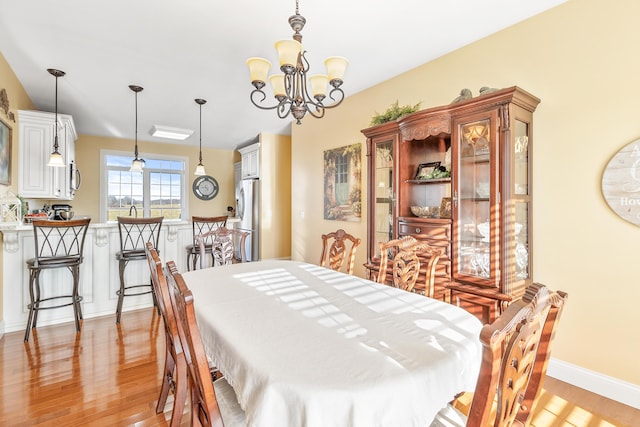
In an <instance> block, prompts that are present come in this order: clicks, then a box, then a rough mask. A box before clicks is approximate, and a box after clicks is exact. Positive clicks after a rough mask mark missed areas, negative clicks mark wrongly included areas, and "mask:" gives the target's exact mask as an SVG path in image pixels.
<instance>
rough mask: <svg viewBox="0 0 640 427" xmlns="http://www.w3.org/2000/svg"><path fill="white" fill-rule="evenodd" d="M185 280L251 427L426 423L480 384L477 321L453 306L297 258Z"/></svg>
mask: <svg viewBox="0 0 640 427" xmlns="http://www.w3.org/2000/svg"><path fill="white" fill-rule="evenodd" d="M183 276H184V279H185V281H186V283H187V285H188V286H189V288H190V289H191V290H192V292H193V295H194V301H195V309H196V315H197V319H198V326H199V329H200V332H201V335H202V338H203V341H204V344H205V347H206V349H207V353H208V355H209V356H210V357H211V359H212V360H213V361H214V363H215V364H216V365H217V366H218V367H219V368H220V369H221V370H222V372H223V373H224V374H225V376H226V378H227V380H228V381H229V383H230V384H231V385H232V386H233V388H234V389H235V391H236V394H237V396H238V400H239V402H240V404H241V406H242V407H243V408H244V409H245V411H246V413H247V420H248V423H249V425H250V426H260V427H270V426H273V427H304V426H306V427H331V426H335V427H347V426H353V427H356V426H362V427H375V426H393V427H402V426H420V427H425V426H428V425H429V423H430V422H431V420H432V419H433V417H434V416H435V414H436V412H437V411H438V410H439V409H440V408H442V407H443V406H445V405H446V403H447V402H448V401H450V400H451V399H452V398H453V397H454V395H455V394H456V393H458V392H460V391H464V390H473V388H474V387H475V382H476V379H477V375H478V370H479V366H480V360H481V345H480V342H479V340H478V336H479V333H480V328H481V323H480V321H479V320H478V319H477V318H475V317H474V316H472V315H470V314H469V313H467V312H466V311H464V310H462V309H460V308H458V307H455V306H453V305H450V304H446V303H443V302H441V301H436V300H433V299H429V298H425V297H424V296H420V295H417V294H413V293H409V292H405V291H401V290H398V289H395V288H392V287H389V286H385V285H380V284H377V283H374V282H371V281H368V280H365V279H360V278H357V277H353V276H348V275H345V274H342V273H337V272H334V271H332V270H328V269H325V268H322V267H318V266H316V265H312V264H306V263H300V262H296V261H283V260H269V261H259V262H250V263H244V264H234V265H231V266H223V267H215V268H208V269H203V270H196V271H191V272H187V273H184V275H183Z"/></svg>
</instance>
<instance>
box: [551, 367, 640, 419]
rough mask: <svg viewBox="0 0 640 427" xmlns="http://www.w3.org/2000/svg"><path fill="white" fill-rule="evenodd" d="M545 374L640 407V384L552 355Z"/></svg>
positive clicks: (637, 407)
mask: <svg viewBox="0 0 640 427" xmlns="http://www.w3.org/2000/svg"><path fill="white" fill-rule="evenodd" d="M547 375H549V376H550V377H553V378H556V379H558V380H561V381H564V382H566V383H569V384H572V385H575V386H577V387H580V388H583V389H585V390H589V391H590V392H593V393H596V394H599V395H601V396H604V397H607V398H609V399H613V400H616V401H618V402H620V403H624V404H625V405H629V406H632V407H634V408H636V409H640V385H637V384H632V383H629V382H626V381H622V380H619V379H617V378H613V377H610V376H607V375H604V374H600V373H598V372H594V371H590V370H588V369H585V368H581V367H580V366H576V365H572V364H571V363H567V362H563V361H562V360H558V359H554V358H553V357H552V358H551V360H550V361H549V368H548V369H547Z"/></svg>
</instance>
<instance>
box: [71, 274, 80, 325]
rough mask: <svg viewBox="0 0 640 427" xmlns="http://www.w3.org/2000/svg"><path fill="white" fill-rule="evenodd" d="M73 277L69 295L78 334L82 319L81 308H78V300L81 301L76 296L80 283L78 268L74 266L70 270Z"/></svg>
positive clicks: (78, 296)
mask: <svg viewBox="0 0 640 427" xmlns="http://www.w3.org/2000/svg"><path fill="white" fill-rule="evenodd" d="M70 270H71V274H72V275H73V291H72V293H71V300H72V302H73V317H74V318H75V321H76V332H80V319H82V308H81V307H80V300H81V299H82V298H81V297H80V295H79V294H78V286H79V282H80V266H79V265H76V266H74V267H72V268H70Z"/></svg>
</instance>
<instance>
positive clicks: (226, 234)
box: [196, 226, 250, 268]
mask: <svg viewBox="0 0 640 427" xmlns="http://www.w3.org/2000/svg"><path fill="white" fill-rule="evenodd" d="M249 235H250V233H249V232H248V231H242V230H237V229H235V228H227V227H224V226H223V227H220V228H218V229H216V230H211V231H208V232H206V233H203V234H199V235H197V236H196V242H197V243H198V246H199V247H200V251H203V250H204V248H205V245H206V242H207V241H210V242H211V252H212V254H213V264H214V265H228V264H232V263H233V261H234V260H236V257H235V248H236V244H235V243H234V240H235V241H237V245H238V247H239V249H240V259H238V260H236V261H239V262H246V261H247V254H246V250H245V247H246V245H245V242H246V240H247V237H249ZM205 267H206V263H205V261H204V258H203V257H201V258H200V268H205Z"/></svg>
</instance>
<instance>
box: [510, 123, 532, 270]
mask: <svg viewBox="0 0 640 427" xmlns="http://www.w3.org/2000/svg"><path fill="white" fill-rule="evenodd" d="M529 133H530V125H529V124H528V123H525V122H523V121H520V120H515V125H514V127H513V138H512V153H513V165H514V170H513V184H514V186H513V188H512V189H511V191H512V194H513V206H514V209H513V211H514V229H513V232H514V234H515V236H514V243H515V245H514V246H513V247H509V250H512V251H513V259H515V280H522V279H529V278H530V277H531V266H530V262H529V252H530V245H531V243H530V241H529V236H530V230H529V227H530V224H531V219H530V210H531V183H530V179H531V178H530V177H531V171H530V168H529V160H530V159H529V157H530V154H529V153H530V147H529Z"/></svg>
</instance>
